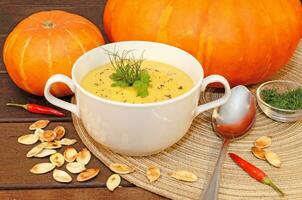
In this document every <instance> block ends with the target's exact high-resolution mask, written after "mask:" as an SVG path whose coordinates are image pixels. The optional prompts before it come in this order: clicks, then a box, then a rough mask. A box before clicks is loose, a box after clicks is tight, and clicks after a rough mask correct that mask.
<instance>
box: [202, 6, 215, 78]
mask: <svg viewBox="0 0 302 200" xmlns="http://www.w3.org/2000/svg"><path fill="white" fill-rule="evenodd" d="M213 4H215V3H212V4H211V3H209V4H208V7H207V13H210V10H211V8H212V7H213ZM208 15H209V14H208ZM210 19H211V18H209V17H208V16H207V25H206V26H204V27H207V29H205V30H206V32H205V35H204V37H205V39H204V43H203V52H201V53H202V67H203V68H204V71H205V73H206V72H207V71H209V69H210V61H209V57H207V56H208V54H209V53H208V51H209V50H208V49H209V40H210V36H209V30H208V27H209V24H211V23H210ZM212 50H213V49H212ZM209 55H211V52H210V54H209ZM205 75H209V74H205Z"/></svg>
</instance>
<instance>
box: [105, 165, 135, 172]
mask: <svg viewBox="0 0 302 200" xmlns="http://www.w3.org/2000/svg"><path fill="white" fill-rule="evenodd" d="M109 168H110V169H111V170H112V171H113V172H115V173H117V174H129V173H131V172H133V171H134V168H133V167H129V166H127V165H125V164H121V163H113V164H110V165H109Z"/></svg>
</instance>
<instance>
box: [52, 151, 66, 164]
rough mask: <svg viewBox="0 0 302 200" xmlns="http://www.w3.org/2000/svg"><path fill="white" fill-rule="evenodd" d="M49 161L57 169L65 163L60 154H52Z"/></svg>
mask: <svg viewBox="0 0 302 200" xmlns="http://www.w3.org/2000/svg"><path fill="white" fill-rule="evenodd" d="M49 159H50V162H51V163H52V164H54V165H55V166H57V167H61V166H62V165H63V164H64V162H65V159H64V156H63V155H62V154H61V153H55V154H52V155H51V156H50V158H49Z"/></svg>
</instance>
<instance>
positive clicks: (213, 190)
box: [200, 139, 230, 200]
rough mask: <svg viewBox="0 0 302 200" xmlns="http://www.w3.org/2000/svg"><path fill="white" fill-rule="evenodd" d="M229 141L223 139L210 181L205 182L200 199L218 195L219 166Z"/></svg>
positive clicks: (211, 199)
mask: <svg viewBox="0 0 302 200" xmlns="http://www.w3.org/2000/svg"><path fill="white" fill-rule="evenodd" d="M229 143H230V141H229V140H228V139H225V140H224V142H223V144H222V146H221V149H220V152H219V157H218V160H217V162H216V165H215V169H214V172H213V174H212V176H211V178H210V182H209V183H208V184H207V187H206V188H205V190H204V193H203V194H202V196H201V198H200V199H201V200H216V199H217V196H218V189H219V183H220V174H221V167H222V163H223V160H224V158H225V155H226V151H227V149H228V145H229Z"/></svg>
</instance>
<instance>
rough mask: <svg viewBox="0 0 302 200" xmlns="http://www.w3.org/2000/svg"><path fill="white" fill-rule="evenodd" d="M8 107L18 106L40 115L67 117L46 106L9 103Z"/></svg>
mask: <svg viewBox="0 0 302 200" xmlns="http://www.w3.org/2000/svg"><path fill="white" fill-rule="evenodd" d="M6 105H7V106H17V107H21V108H24V109H25V110H27V111H29V112H31V113H39V114H46V115H54V116H58V117H63V116H65V115H64V113H62V112H60V111H57V110H55V109H53V108H49V107H46V106H40V105H38V104H33V103H28V104H16V103H7V104H6Z"/></svg>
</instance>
